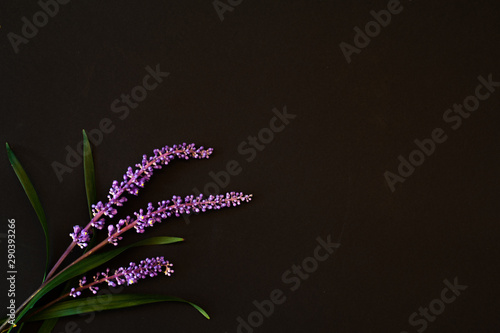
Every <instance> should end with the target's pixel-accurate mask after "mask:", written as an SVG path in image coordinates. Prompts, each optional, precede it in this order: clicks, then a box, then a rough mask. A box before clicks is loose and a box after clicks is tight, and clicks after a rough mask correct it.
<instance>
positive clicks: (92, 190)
mask: <svg viewBox="0 0 500 333" xmlns="http://www.w3.org/2000/svg"><path fill="white" fill-rule="evenodd" d="M82 133H83V176H84V179H85V193H86V194H87V205H88V209H89V217H90V218H91V219H92V217H93V215H92V205H93V204H95V203H96V202H97V191H96V185H95V170H94V159H93V157H92V148H91V147H90V142H89V138H88V137H87V133H86V132H85V130H82ZM93 229H94V228H92V238H91V240H90V242H89V245H88V246H87V247H86V248H85V252H87V251H88V250H90V249H92V248H93V247H94V245H95V243H96V240H97V238H96V237H95V233H94V230H93ZM76 281H78V278H73V279H70V280H68V281H67V282H66V285H65V286H64V288H63V290H62V292H61V295H64V294H66V293H67V292H68V291H69V290H70V288H71V286H72V285H73V284H75V283H76ZM57 321H58V319H57V318H51V319H47V320H45V321H44V322H43V324H42V326H41V327H40V329H39V330H38V333H50V332H52V330H53V329H54V327H55V326H56V324H57Z"/></svg>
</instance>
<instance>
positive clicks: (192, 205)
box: [108, 192, 252, 245]
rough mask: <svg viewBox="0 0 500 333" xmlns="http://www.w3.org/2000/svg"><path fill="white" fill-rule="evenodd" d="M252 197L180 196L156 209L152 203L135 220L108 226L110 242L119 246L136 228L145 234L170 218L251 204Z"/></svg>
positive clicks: (243, 195)
mask: <svg viewBox="0 0 500 333" xmlns="http://www.w3.org/2000/svg"><path fill="white" fill-rule="evenodd" d="M251 199H252V195H251V194H250V195H245V194H243V193H242V192H228V193H226V194H220V195H215V196H214V195H210V196H209V197H208V198H203V194H200V195H199V196H194V195H188V196H186V197H185V198H184V199H183V198H182V197H180V196H175V195H174V196H173V197H172V200H164V201H161V202H158V207H156V208H155V207H154V206H153V204H152V203H151V202H150V203H149V204H148V208H147V209H146V210H145V211H144V210H143V209H140V210H139V212H135V213H134V215H135V219H132V218H131V217H130V216H127V218H125V219H121V220H120V221H119V222H118V223H117V224H116V225H109V226H108V242H109V243H111V244H113V245H117V244H118V241H119V240H121V239H122V237H121V236H120V235H121V234H122V233H124V232H125V231H127V230H129V229H131V228H135V230H136V231H137V232H138V233H143V232H144V229H145V228H146V227H152V226H153V225H154V224H155V223H159V222H161V221H162V220H163V219H166V218H168V217H170V216H177V217H178V216H180V215H181V214H190V213H191V212H194V213H199V212H206V211H207V210H212V209H214V210H217V209H221V208H224V207H231V206H238V205H240V204H241V203H242V202H249V201H250V200H251Z"/></svg>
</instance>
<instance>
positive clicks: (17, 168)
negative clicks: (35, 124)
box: [5, 142, 50, 281]
mask: <svg viewBox="0 0 500 333" xmlns="http://www.w3.org/2000/svg"><path fill="white" fill-rule="evenodd" d="M5 146H6V148H7V156H8V157H9V161H10V164H11V165H12V168H14V172H15V173H16V175H17V178H19V181H20V182H21V185H22V186H23V188H24V192H26V195H27V196H28V199H29V200H30V202H31V205H32V206H33V208H34V209H35V212H36V215H37V216H38V220H40V224H41V225H42V228H43V232H44V234H45V257H46V258H45V272H44V274H43V280H44V281H45V277H46V276H47V272H48V268H49V252H50V248H49V246H50V243H49V230H48V228H47V219H46V218H45V212H44V211H43V208H42V204H41V203H40V199H39V198H38V195H37V194H36V191H35V188H34V187H33V184H31V181H30V179H29V177H28V175H27V174H26V171H24V169H23V167H22V165H21V162H19V160H18V159H17V157H16V155H15V154H14V152H13V151H12V149H11V148H10V146H9V144H8V143H7V142H6V143H5Z"/></svg>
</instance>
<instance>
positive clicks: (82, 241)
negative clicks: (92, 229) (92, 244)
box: [69, 225, 90, 248]
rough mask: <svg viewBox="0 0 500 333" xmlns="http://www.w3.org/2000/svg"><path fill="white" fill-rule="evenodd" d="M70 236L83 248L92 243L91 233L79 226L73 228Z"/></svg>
mask: <svg viewBox="0 0 500 333" xmlns="http://www.w3.org/2000/svg"><path fill="white" fill-rule="evenodd" d="M69 235H70V236H71V238H73V242H76V243H77V244H78V246H79V247H81V248H84V247H86V246H87V245H88V244H87V242H88V241H90V235H89V233H88V232H87V231H86V230H85V229H82V228H81V227H80V226H79V225H75V226H74V227H73V232H72V233H70V234H69Z"/></svg>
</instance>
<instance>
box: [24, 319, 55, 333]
mask: <svg viewBox="0 0 500 333" xmlns="http://www.w3.org/2000/svg"><path fill="white" fill-rule="evenodd" d="M58 321H59V318H50V319H46V320H45V321H44V322H43V324H42V326H41V327H40V329H39V330H38V333H51V332H52V330H53V329H54V327H56V324H57V322H58ZM23 324H24V323H23Z"/></svg>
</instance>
